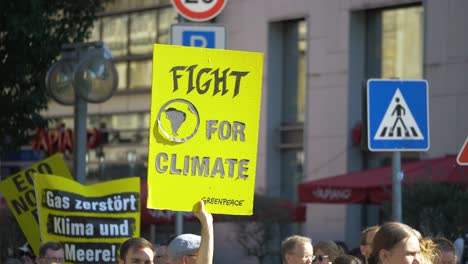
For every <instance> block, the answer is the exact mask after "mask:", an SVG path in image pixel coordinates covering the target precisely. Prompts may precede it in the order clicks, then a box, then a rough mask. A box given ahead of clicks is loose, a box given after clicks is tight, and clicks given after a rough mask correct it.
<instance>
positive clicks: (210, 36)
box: [171, 24, 226, 49]
mask: <svg viewBox="0 0 468 264" xmlns="http://www.w3.org/2000/svg"><path fill="white" fill-rule="evenodd" d="M171 44H174V45H181V46H189V47H199V48H214V49H224V48H226V29H225V28H224V26H219V25H214V24H209V25H192V24H173V25H172V26H171Z"/></svg>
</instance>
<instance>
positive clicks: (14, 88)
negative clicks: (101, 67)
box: [0, 0, 107, 155]
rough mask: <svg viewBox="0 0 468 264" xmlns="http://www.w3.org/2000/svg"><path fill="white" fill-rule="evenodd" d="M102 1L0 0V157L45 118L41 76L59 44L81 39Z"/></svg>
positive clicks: (24, 141)
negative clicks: (43, 114)
mask: <svg viewBox="0 0 468 264" xmlns="http://www.w3.org/2000/svg"><path fill="white" fill-rule="evenodd" d="M105 1H107V0H80V1H70V0H29V1H28V0H26V1H0V76H1V77H0V106H1V112H0V155H2V154H4V153H5V152H7V151H11V150H14V149H16V148H18V147H19V146H21V145H24V144H29V143H30V140H31V134H32V132H33V131H34V130H35V129H36V128H40V127H45V126H46V125H47V122H46V121H45V120H44V118H43V117H41V115H40V111H42V110H45V109H47V102H48V96H47V92H46V88H45V76H46V73H47V70H48V69H49V67H50V66H51V65H52V64H53V63H54V61H55V60H56V58H57V57H58V55H59V54H60V48H61V45H62V44H64V43H73V42H82V41H84V40H85V39H86V38H87V37H88V36H89V34H90V29H91V28H92V25H93V22H94V20H95V19H96V17H95V14H96V12H99V11H102V10H103V7H104V4H105Z"/></svg>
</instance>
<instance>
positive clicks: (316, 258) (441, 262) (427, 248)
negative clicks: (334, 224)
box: [281, 222, 465, 264]
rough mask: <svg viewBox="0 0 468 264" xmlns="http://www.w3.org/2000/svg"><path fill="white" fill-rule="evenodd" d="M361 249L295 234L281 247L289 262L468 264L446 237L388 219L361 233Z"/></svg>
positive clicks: (295, 263) (324, 263)
mask: <svg viewBox="0 0 468 264" xmlns="http://www.w3.org/2000/svg"><path fill="white" fill-rule="evenodd" d="M359 249H360V250H359V252H358V253H357V254H356V253H355V254H350V253H349V252H347V250H346V249H345V248H343V247H340V246H339V245H338V244H337V243H335V242H333V241H319V242H318V243H316V245H315V246H312V241H311V239H310V238H308V237H303V236H297V235H295V236H291V237H288V238H286V239H285V240H284V241H283V243H282V246H281V254H282V257H283V261H284V263H285V264H306V263H319V264H457V263H462V264H465V260H461V261H460V262H458V257H457V250H456V249H455V246H454V245H453V243H452V242H451V241H449V240H448V239H446V238H443V237H436V238H430V237H422V236H421V234H420V233H419V232H418V231H417V230H415V229H413V228H411V227H410V226H408V225H405V224H402V223H397V222H388V223H385V224H383V225H382V226H372V227H369V228H366V229H364V230H363V231H362V232H361V242H360V248H359Z"/></svg>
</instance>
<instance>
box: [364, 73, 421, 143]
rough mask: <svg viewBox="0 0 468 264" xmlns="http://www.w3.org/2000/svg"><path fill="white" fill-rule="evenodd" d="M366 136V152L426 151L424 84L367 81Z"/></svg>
mask: <svg viewBox="0 0 468 264" xmlns="http://www.w3.org/2000/svg"><path fill="white" fill-rule="evenodd" d="M367 135H368V138H367V140H368V146H369V150H370V151H427V150H428V149H429V98H428V85H427V81H426V80H398V79H390V80H385V79H369V80H368V81H367Z"/></svg>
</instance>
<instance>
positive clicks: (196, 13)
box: [172, 0, 227, 22]
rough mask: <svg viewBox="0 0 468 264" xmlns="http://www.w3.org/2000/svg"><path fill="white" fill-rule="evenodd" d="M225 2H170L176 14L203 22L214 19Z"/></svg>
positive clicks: (222, 0) (173, 0)
mask: <svg viewBox="0 0 468 264" xmlns="http://www.w3.org/2000/svg"><path fill="white" fill-rule="evenodd" d="M226 2H227V0H172V5H173V6H174V8H175V9H176V10H177V12H178V13H179V14H180V15H181V16H183V17H185V18H186V19H188V20H191V21H196V22H203V21H208V20H210V19H212V18H214V17H216V16H217V15H218V14H219V13H221V11H222V10H223V8H224V6H225V5H226Z"/></svg>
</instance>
